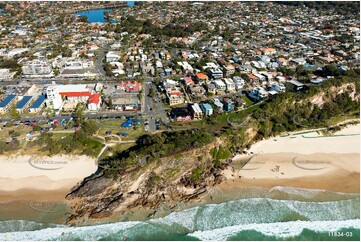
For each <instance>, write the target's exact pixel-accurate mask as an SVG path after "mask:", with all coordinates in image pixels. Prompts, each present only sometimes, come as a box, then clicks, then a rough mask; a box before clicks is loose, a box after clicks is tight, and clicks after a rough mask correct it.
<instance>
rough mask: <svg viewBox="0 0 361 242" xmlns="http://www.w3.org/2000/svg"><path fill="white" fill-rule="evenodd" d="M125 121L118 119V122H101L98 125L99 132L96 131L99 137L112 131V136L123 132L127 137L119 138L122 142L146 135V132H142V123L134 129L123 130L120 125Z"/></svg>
mask: <svg viewBox="0 0 361 242" xmlns="http://www.w3.org/2000/svg"><path fill="white" fill-rule="evenodd" d="M125 121H126V120H124V119H120V120H119V119H118V120H101V121H99V122H98V123H99V124H101V126H100V130H99V131H98V134H99V135H105V132H107V131H112V134H113V135H116V133H118V132H124V133H127V134H128V137H121V138H122V140H134V139H136V138H137V137H139V136H140V135H143V134H147V133H148V132H146V131H144V128H143V121H142V123H141V124H140V125H138V126H137V128H136V129H134V128H123V127H121V126H120V125H121V124H122V123H124V122H125Z"/></svg>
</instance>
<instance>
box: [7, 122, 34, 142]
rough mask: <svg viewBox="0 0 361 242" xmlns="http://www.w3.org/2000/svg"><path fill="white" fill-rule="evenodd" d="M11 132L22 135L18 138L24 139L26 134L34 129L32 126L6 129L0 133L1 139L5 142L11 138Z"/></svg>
mask: <svg viewBox="0 0 361 242" xmlns="http://www.w3.org/2000/svg"><path fill="white" fill-rule="evenodd" d="M11 130H14V132H15V133H18V134H20V135H19V136H17V137H21V138H24V137H25V135H26V133H27V132H29V131H31V130H33V128H32V127H30V126H24V125H19V126H12V127H4V128H2V130H1V131H0V139H1V140H5V139H7V138H9V137H10V136H9V131H11Z"/></svg>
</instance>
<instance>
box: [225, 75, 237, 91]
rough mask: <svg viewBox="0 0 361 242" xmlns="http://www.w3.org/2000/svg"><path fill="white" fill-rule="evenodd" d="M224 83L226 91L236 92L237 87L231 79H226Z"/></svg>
mask: <svg viewBox="0 0 361 242" xmlns="http://www.w3.org/2000/svg"><path fill="white" fill-rule="evenodd" d="M223 81H224V83H225V84H226V89H227V91H228V92H234V91H235V90H236V85H235V84H234V82H233V80H232V79H231V78H224V79H223Z"/></svg>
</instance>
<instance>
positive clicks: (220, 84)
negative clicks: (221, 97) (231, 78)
mask: <svg viewBox="0 0 361 242" xmlns="http://www.w3.org/2000/svg"><path fill="white" fill-rule="evenodd" d="M212 83H213V84H214V85H215V86H216V88H217V91H225V90H226V89H227V86H226V84H224V82H223V81H222V80H214V81H213V82H212Z"/></svg>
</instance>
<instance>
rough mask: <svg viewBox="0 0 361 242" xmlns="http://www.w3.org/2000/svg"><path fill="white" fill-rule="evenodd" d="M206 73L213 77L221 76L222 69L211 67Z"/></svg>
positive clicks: (218, 77)
mask: <svg viewBox="0 0 361 242" xmlns="http://www.w3.org/2000/svg"><path fill="white" fill-rule="evenodd" d="M208 75H209V76H210V77H211V78H213V79H220V78H223V71H222V70H221V69H219V68H211V69H209V71H208Z"/></svg>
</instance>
